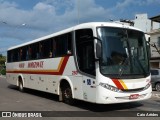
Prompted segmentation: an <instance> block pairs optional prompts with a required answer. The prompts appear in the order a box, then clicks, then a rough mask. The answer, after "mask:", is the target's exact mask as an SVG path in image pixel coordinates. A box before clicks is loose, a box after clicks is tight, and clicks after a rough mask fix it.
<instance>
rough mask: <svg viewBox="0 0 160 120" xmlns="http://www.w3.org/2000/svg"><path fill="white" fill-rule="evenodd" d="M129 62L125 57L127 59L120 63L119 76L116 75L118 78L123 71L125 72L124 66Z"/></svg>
mask: <svg viewBox="0 0 160 120" xmlns="http://www.w3.org/2000/svg"><path fill="white" fill-rule="evenodd" d="M128 61H129V57H127V58H125V59H124V60H123V62H122V64H121V65H122V66H121V67H120V68H119V74H118V77H121V76H122V74H123V72H124V70H125V65H126V63H127V62H128Z"/></svg>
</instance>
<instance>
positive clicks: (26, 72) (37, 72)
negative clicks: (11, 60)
mask: <svg viewBox="0 0 160 120" xmlns="http://www.w3.org/2000/svg"><path fill="white" fill-rule="evenodd" d="M68 59H69V56H67V57H64V59H63V61H62V63H60V64H59V65H58V66H60V69H59V70H58V71H56V70H55V71H54V70H53V71H47V70H46V71H45V70H33V71H29V70H26V71H25V70H13V71H6V72H7V73H21V74H45V75H62V74H63V72H64V69H65V67H66V65H67V62H68Z"/></svg>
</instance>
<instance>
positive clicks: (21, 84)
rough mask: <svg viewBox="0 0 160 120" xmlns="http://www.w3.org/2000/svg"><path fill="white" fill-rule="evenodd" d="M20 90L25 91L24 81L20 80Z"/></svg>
mask: <svg viewBox="0 0 160 120" xmlns="http://www.w3.org/2000/svg"><path fill="white" fill-rule="evenodd" d="M18 87H19V91H20V92H24V87H23V82H22V81H19V86H18Z"/></svg>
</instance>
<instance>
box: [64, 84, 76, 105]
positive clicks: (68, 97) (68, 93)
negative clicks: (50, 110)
mask: <svg viewBox="0 0 160 120" xmlns="http://www.w3.org/2000/svg"><path fill="white" fill-rule="evenodd" d="M62 99H63V102H64V103H66V104H69V105H73V104H74V99H73V97H72V90H71V87H70V86H69V85H67V86H65V87H64V88H62Z"/></svg>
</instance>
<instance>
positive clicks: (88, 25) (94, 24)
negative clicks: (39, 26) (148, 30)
mask: <svg viewBox="0 0 160 120" xmlns="http://www.w3.org/2000/svg"><path fill="white" fill-rule="evenodd" d="M98 26H106V27H119V28H129V29H134V30H138V31H141V30H140V29H137V28H135V27H132V26H128V25H124V24H122V23H115V22H89V23H82V24H79V25H76V26H74V27H70V28H68V29H64V30H61V31H59V32H55V33H53V34H50V35H47V36H43V37H41V38H37V39H35V40H32V41H29V42H26V43H23V44H20V45H17V46H14V47H10V48H9V49H8V50H12V49H16V48H20V47H23V46H26V45H30V44H32V43H36V42H39V41H43V40H46V39H49V38H51V37H56V36H58V35H62V34H65V33H68V32H71V31H73V30H77V29H83V28H94V27H98Z"/></svg>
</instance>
